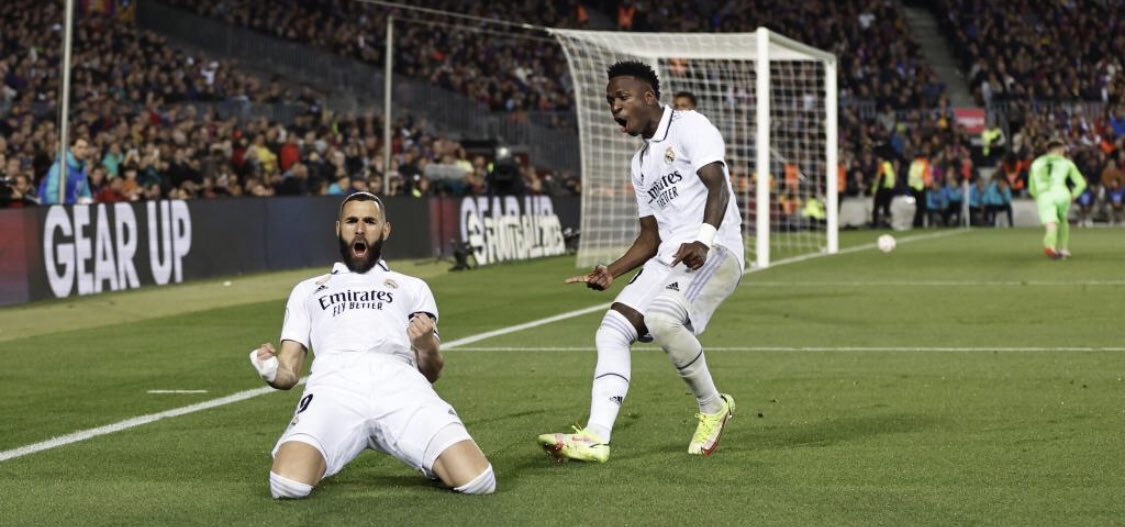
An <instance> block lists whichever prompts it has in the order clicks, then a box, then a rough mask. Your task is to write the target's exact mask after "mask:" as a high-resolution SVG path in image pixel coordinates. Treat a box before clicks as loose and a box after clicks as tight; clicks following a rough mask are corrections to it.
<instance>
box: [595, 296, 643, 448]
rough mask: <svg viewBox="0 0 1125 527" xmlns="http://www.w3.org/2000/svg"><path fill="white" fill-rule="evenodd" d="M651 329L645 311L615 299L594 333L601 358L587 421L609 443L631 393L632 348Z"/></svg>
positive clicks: (598, 362)
mask: <svg viewBox="0 0 1125 527" xmlns="http://www.w3.org/2000/svg"><path fill="white" fill-rule="evenodd" d="M647 331H648V330H647V329H646V328H645V326H644V315H641V314H640V313H639V312H637V310H635V309H633V308H631V307H629V306H627V305H625V304H623V303H621V302H614V304H613V306H612V307H610V309H609V311H607V312H606V314H605V316H604V317H602V323H601V325H600V326H598V331H597V333H596V334H595V335H594V345H595V347H596V348H597V352H598V361H597V364H596V365H595V366H594V382H593V385H592V387H591V389H590V419H589V420H588V421H587V422H586V430H588V431H590V432H593V433H594V435H596V436H598V437H600V438H601V439H602V440H603V441H604V442H606V443H608V442H609V441H610V437H611V436H612V434H613V425H614V423H615V422H617V414H618V412H619V411H620V410H621V405H622V404H623V403H624V402H625V396H626V395H628V393H629V379H630V375H631V371H632V364H631V357H630V353H631V348H632V346H633V343H634V342H636V341H637V338H638V337H639V336H640V335H644V334H645V333H647Z"/></svg>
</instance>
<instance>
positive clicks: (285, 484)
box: [270, 471, 313, 500]
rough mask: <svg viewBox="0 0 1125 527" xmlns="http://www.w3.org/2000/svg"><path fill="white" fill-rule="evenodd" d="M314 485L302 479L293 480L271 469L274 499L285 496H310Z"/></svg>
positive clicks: (271, 485)
mask: <svg viewBox="0 0 1125 527" xmlns="http://www.w3.org/2000/svg"><path fill="white" fill-rule="evenodd" d="M312 489H313V486H312V485H309V484H307V483H301V482H300V481H294V480H291V479H289V478H287V477H285V476H282V475H280V474H278V473H276V472H273V471H270V495H271V496H273V499H275V500H279V499H283V498H287V499H295V500H299V499H301V498H305V497H308V495H309V493H311V492H312Z"/></svg>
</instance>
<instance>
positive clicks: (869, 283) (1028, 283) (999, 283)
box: [747, 280, 1125, 288]
mask: <svg viewBox="0 0 1125 527" xmlns="http://www.w3.org/2000/svg"><path fill="white" fill-rule="evenodd" d="M1122 285H1125V280H1075V281H1071V282H1068V281H1062V280H1025V281H1016V280H996V281H985V280H920V281H901V280H900V281H894V280H888V281H882V280H852V281H822V282H821V281H811V282H808V281H802V282H752V283H750V284H747V287H785V288H791V287H1053V286H1062V287H1067V286H1074V287H1082V286H1091V287H1094V286H1122Z"/></svg>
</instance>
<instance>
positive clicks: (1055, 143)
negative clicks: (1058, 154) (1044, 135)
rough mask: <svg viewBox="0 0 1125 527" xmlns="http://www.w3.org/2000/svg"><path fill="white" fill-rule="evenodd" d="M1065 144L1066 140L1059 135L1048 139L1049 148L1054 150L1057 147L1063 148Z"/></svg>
mask: <svg viewBox="0 0 1125 527" xmlns="http://www.w3.org/2000/svg"><path fill="white" fill-rule="evenodd" d="M1065 146H1066V141H1063V140H1062V139H1061V138H1058V137H1052V138H1051V139H1050V140H1048V141H1047V150H1054V149H1056V148H1062V147H1065Z"/></svg>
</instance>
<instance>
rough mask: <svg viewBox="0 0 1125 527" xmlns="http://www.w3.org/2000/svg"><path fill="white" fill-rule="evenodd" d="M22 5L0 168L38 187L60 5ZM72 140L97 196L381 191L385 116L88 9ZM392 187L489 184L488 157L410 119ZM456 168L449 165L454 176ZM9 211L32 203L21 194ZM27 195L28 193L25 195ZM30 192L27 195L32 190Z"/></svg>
mask: <svg viewBox="0 0 1125 527" xmlns="http://www.w3.org/2000/svg"><path fill="white" fill-rule="evenodd" d="M34 5H37V4H36V3H34V2H30V1H29V0H19V1H18V2H15V3H13V4H10V5H9V6H8V7H9V8H10V9H8V10H6V11H5V13H4V14H3V15H2V17H0V34H2V35H3V36H4V38H3V40H2V41H0V46H3V47H2V52H3V53H2V55H0V56H2V58H0V77H2V78H3V81H4V83H3V88H2V89H3V96H2V106H0V115H2V118H0V176H2V177H3V178H5V181H8V182H9V183H5V187H6V188H7V187H17V186H26V185H27V184H30V187H31V188H32V189H34V188H36V187H37V185H38V183H39V181H41V180H42V178H43V177H44V176H45V174H46V173H47V169H48V168H49V167H50V165H51V164H52V162H53V160H54V158H55V157H56V156H57V154H56V152H57V136H58V132H57V129H56V123H55V120H56V117H57V113H58V107H57V105H58V102H57V97H56V94H57V91H58V83H59V79H58V73H57V68H56V67H53V66H52V65H54V64H57V63H58V61H59V60H60V57H59V55H58V51H57V50H58V46H55V45H50V44H52V42H53V41H55V40H58V39H59V33H60V30H59V28H60V21H61V19H62V13H61V9H58V7H57V6H54V4H50V5H49V6H48V7H47V8H45V9H42V10H38V9H36V8H35V7H34ZM74 42H75V46H74V64H75V67H74V69H73V70H72V72H73V73H72V99H71V101H72V102H71V105H72V106H71V115H72V122H71V125H72V128H71V137H72V138H87V139H89V140H91V142H92V145H91V146H93V151H94V152H93V154H92V155H91V156H90V158H89V162H88V163H87V171H88V174H89V176H90V181H91V187H92V188H91V191H92V192H91V194H92V196H91V197H92V199H94V200H96V201H119V200H137V199H158V198H163V197H168V198H195V197H218V196H242V195H248V196H269V195H274V194H326V193H342V192H345V191H347V190H348V189H359V188H369V189H371V190H374V191H379V192H381V191H382V190H383V188H384V185H383V180H384V176H385V175H384V174H383V170H382V166H383V161H382V152H383V146H382V145H383V138H382V131H383V124H382V119H381V118H380V117H379V116H376V115H373V114H372V113H370V112H366V113H362V114H359V113H347V114H335V113H333V112H331V111H329V110H327V109H325V108H324V107H323V96H322V95H321V94H319V93H317V92H316V91H315V90H314V89H311V88H309V87H295V86H292V85H290V84H288V83H286V82H282V81H281V80H279V79H278V78H276V77H274V78H268V80H263V76H260V75H252V74H249V73H247V72H246V71H244V70H242V69H240V68H239V67H238V65H236V64H234V63H232V62H229V61H224V60H216V59H214V58H210V57H207V56H205V55H203V54H201V53H198V52H194V51H187V50H183V49H178V48H176V47H173V46H170V45H169V43H168V42H167V41H166V40H165V39H164V38H163V37H161V36H159V35H157V34H155V33H152V32H148V31H141V30H138V29H136V28H135V26H133V25H132V24H131V21H130V20H127V19H121V18H120V17H116V16H104V15H99V14H94V13H83V14H82V15H81V16H80V17H79V18H78V24H77V27H76V31H75V38H74ZM393 129H394V130H396V132H397V133H396V134H395V135H394V137H393V139H392V147H393V149H394V153H395V158H394V159H392V162H391V174H390V178H389V179H390V182H389V185H388V186H389V190H390V192H391V193H392V194H411V195H415V196H419V197H420V196H422V195H427V194H466V193H481V192H484V191H485V187H484V179H485V175H486V173H485V172H486V171H487V168H488V164H487V161H486V159H485V158H484V157H481V156H478V157H479V159H475V160H471V159H470V156H469V153H468V152H466V150H465V149H464V148H463V147H462V146H461V145H460V144H458V143H456V142H454V141H451V140H449V139H448V138H445V137H442V136H441V135H440V134H437V133H435V132H434V130H432V127H431V126H430V125H429V124H428V123H426V122H425V121H422V120H418V119H414V118H412V117H411V116H409V114H407V115H403V116H398V117H397V118H396V122H395V123H394V125H393ZM426 164H434V165H435V166H446V167H449V168H453V167H459V169H460V170H461V173H462V174H463V177H462V178H461V179H460V180H450V179H449V178H442V180H441V181H439V182H437V184H433V185H431V184H430V182H429V181H428V180H424V179H423V178H420V177H415V176H420V175H422V174H423V173H424V171H423V169H424V167H425V165H426ZM447 172H448V171H447ZM521 173H522V175H523V178H524V180H525V187H526V188H528V189H529V190H530V191H532V192H550V193H554V194H556V195H570V194H573V193H574V192H576V191H577V190H578V189H579V188H580V185H578V184H577V182H576V181H574V178H572V177H570V178H568V177H561V176H555V175H554V174H552V173H550V172H542V171H537V170H535V169H533V168H531V167H530V165H529V164H527V163H524V164H523V165H522V166H521ZM18 192H19V194H20V195H19V196H17V199H11V197H10V196H9V195H8V194H7V193H5V196H8V197H7V198H6V199H3V200H2V201H4V203H3V204H0V206H3V205H8V206H22V205H24V204H27V203H32V202H34V200H33V199H30V194H33V193H34V191H32V192H30V193H29V192H25V191H18ZM25 195H26V196H25ZM25 198H26V199H25Z"/></svg>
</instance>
